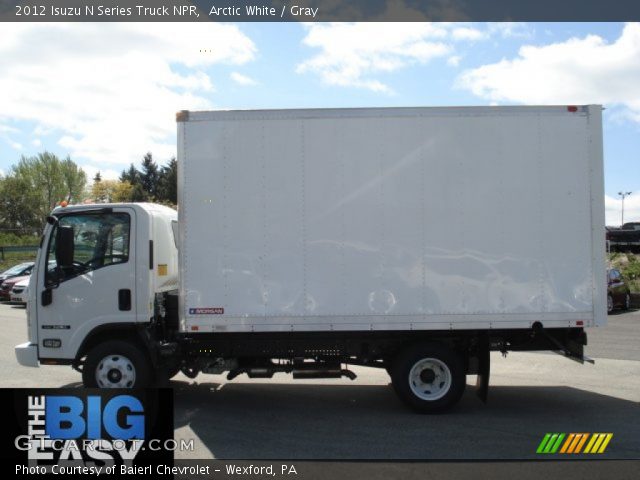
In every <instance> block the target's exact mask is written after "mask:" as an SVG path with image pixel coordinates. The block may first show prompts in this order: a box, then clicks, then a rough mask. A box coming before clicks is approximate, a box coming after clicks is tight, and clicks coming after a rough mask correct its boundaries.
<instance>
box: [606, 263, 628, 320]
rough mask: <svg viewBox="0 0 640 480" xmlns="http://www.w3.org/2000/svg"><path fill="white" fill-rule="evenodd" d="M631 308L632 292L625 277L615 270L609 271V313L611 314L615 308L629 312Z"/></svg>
mask: <svg viewBox="0 0 640 480" xmlns="http://www.w3.org/2000/svg"><path fill="white" fill-rule="evenodd" d="M630 306H631V291H630V290H629V285H627V284H626V283H625V281H624V277H623V276H622V274H621V273H620V271H619V270H617V269H615V268H612V269H611V270H607V312H608V313H611V312H613V310H614V309H615V308H622V309H623V310H629V307H630Z"/></svg>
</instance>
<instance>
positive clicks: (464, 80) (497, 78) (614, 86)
mask: <svg viewBox="0 0 640 480" xmlns="http://www.w3.org/2000/svg"><path fill="white" fill-rule="evenodd" d="M458 85H459V86H460V87H462V88H465V89H468V90H470V91H471V92H473V93H474V94H475V95H477V96H480V97H482V98H485V99H488V100H493V101H507V102H517V103H532V104H574V103H575V104H588V103H602V104H609V105H623V106H624V107H625V108H626V111H627V114H628V116H630V117H631V118H633V119H634V120H636V121H638V122H640V24H637V23H635V24H627V25H626V26H625V27H624V29H623V31H622V34H621V35H620V37H619V38H618V39H617V40H616V41H614V42H612V43H608V42H607V41H606V40H604V39H603V38H601V37H599V36H597V35H588V36H586V37H584V38H571V39H569V40H567V41H565V42H559V43H552V44H549V45H544V46H532V45H527V46H523V47H521V48H520V51H519V54H518V56H517V57H516V58H514V59H511V60H507V59H503V60H501V61H500V62H497V63H492V64H488V65H484V66H481V67H478V68H475V69H472V70H469V71H467V72H465V73H463V74H462V75H461V76H460V77H459V79H458Z"/></svg>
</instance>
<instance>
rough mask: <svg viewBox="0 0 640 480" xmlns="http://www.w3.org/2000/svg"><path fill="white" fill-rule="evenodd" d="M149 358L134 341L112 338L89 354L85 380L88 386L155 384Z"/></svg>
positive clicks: (108, 386) (106, 386) (139, 386)
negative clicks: (152, 381)
mask: <svg viewBox="0 0 640 480" xmlns="http://www.w3.org/2000/svg"><path fill="white" fill-rule="evenodd" d="M151 379H152V375H151V369H150V366H149V362H148V360H147V357H146V356H145V355H144V353H142V352H141V351H140V349H139V348H138V347H136V346H135V345H134V344H132V343H130V342H126V341H122V340H109V341H107V342H104V343H101V344H99V345H97V346H95V347H94V348H93V349H91V350H90V351H89V353H88V354H87V358H86V360H85V363H84V366H83V368H82V382H83V383H84V386H85V387H87V388H141V387H147V386H149V385H150V384H151Z"/></svg>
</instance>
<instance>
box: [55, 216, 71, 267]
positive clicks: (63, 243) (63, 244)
mask: <svg viewBox="0 0 640 480" xmlns="http://www.w3.org/2000/svg"><path fill="white" fill-rule="evenodd" d="M73 253H74V245H73V227H61V226H58V230H57V232H56V263H57V264H58V266H59V267H62V268H65V267H71V266H72V265H73Z"/></svg>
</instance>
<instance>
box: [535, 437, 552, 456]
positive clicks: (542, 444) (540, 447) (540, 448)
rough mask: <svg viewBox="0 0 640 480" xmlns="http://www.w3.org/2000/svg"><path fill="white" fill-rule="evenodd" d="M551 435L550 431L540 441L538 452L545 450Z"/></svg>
mask: <svg viewBox="0 0 640 480" xmlns="http://www.w3.org/2000/svg"><path fill="white" fill-rule="evenodd" d="M550 437H551V434H550V433H547V434H546V435H545V436H544V438H543V439H542V441H541V442H540V445H538V449H537V450H536V453H542V452H543V451H544V446H545V445H546V444H547V442H548V441H549V438H550Z"/></svg>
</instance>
